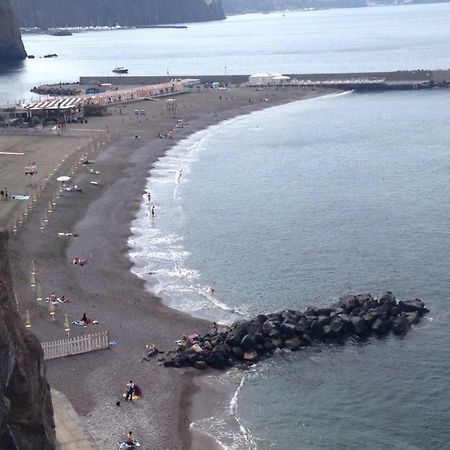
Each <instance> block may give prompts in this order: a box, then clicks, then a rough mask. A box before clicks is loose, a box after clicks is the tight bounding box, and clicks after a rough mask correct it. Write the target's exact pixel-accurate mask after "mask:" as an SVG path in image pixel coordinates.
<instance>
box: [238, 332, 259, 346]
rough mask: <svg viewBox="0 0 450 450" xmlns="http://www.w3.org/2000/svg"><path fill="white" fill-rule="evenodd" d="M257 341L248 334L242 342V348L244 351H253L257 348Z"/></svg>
mask: <svg viewBox="0 0 450 450" xmlns="http://www.w3.org/2000/svg"><path fill="white" fill-rule="evenodd" d="M255 345H256V340H255V336H254V335H252V334H246V335H245V336H244V337H243V338H242V341H241V347H242V348H243V349H244V350H252V349H254V348H255Z"/></svg>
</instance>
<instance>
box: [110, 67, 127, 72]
mask: <svg viewBox="0 0 450 450" xmlns="http://www.w3.org/2000/svg"><path fill="white" fill-rule="evenodd" d="M113 72H114V73H128V69H127V68H126V67H114V69H113Z"/></svg>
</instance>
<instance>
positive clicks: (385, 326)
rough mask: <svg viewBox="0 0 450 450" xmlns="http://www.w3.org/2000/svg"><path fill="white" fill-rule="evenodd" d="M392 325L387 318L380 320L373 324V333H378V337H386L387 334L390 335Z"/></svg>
mask: <svg viewBox="0 0 450 450" xmlns="http://www.w3.org/2000/svg"><path fill="white" fill-rule="evenodd" d="M390 325H391V324H390V322H389V320H387V319H385V318H378V319H376V320H375V322H374V323H373V324H372V327H371V328H372V331H373V332H374V333H376V334H377V335H378V336H384V335H385V334H387V333H389V329H390Z"/></svg>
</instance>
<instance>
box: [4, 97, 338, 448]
mask: <svg viewBox="0 0 450 450" xmlns="http://www.w3.org/2000/svg"><path fill="white" fill-rule="evenodd" d="M329 92H330V91H325V90H322V91H321V90H314V91H313V90H306V89H297V88H291V89H284V90H277V91H274V90H270V91H262V92H261V91H255V90H249V89H244V88H238V89H233V90H228V91H216V92H209V93H192V94H186V95H181V96H178V97H177V104H178V111H177V113H176V116H177V117H182V118H183V119H185V120H187V121H189V122H190V125H189V126H188V127H186V128H183V129H175V131H174V139H167V140H162V139H157V138H155V134H156V132H158V131H164V130H166V129H168V128H172V127H174V125H175V120H174V119H173V118H172V117H171V115H170V114H168V113H167V111H166V107H165V101H164V100H163V101H157V102H153V101H143V102H140V103H139V104H130V105H128V106H127V107H125V108H123V110H122V114H118V110H117V108H116V109H115V111H116V114H115V115H113V116H109V117H106V118H99V119H96V120H91V121H90V123H89V125H88V126H89V127H91V128H93V129H97V130H105V129H106V127H107V128H108V129H109V133H107V134H105V133H104V132H103V133H100V132H97V134H98V133H100V134H101V136H107V135H109V136H110V138H107V137H104V138H102V140H104V141H105V145H103V144H102V143H101V144H100V145H99V146H96V145H91V146H90V147H89V149H90V150H89V151H90V152H91V153H90V154H91V155H92V156H91V157H92V158H93V159H94V160H95V163H94V164H92V165H90V166H89V168H93V169H95V170H98V171H100V174H99V175H91V174H88V173H87V172H86V171H85V170H84V168H83V167H82V166H81V165H77V166H76V167H77V172H76V173H75V174H74V179H75V182H76V183H77V184H78V185H79V186H81V187H82V188H83V192H80V193H64V195H63V196H62V197H61V198H60V199H59V200H58V201H57V206H56V209H55V211H54V212H52V213H51V214H50V215H49V221H48V225H47V226H46V228H45V230H44V231H41V230H40V224H41V223H42V217H43V211H44V210H45V209H47V205H48V201H49V200H50V199H52V198H53V195H54V192H55V190H56V189H57V183H56V181H55V177H56V176H58V175H61V174H63V173H64V171H66V172H67V171H69V169H70V168H72V167H74V161H77V160H78V159H79V157H80V156H81V155H80V153H84V151H85V150H80V151H79V154H78V155H76V158H75V159H74V158H68V159H67V160H66V161H65V162H64V163H63V165H62V167H61V168H60V169H59V171H57V172H56V174H55V175H54V176H53V178H52V179H50V180H49V182H48V186H47V188H46V189H45V191H44V192H43V194H42V196H41V197H40V198H39V199H38V201H37V202H36V204H35V206H34V207H33V209H32V210H31V212H30V214H29V216H28V218H27V220H26V222H25V224H24V226H23V227H22V228H21V229H20V230H19V232H18V233H17V234H16V235H15V236H12V239H11V245H10V250H11V252H10V253H11V264H12V268H13V273H14V275H13V276H14V284H15V288H16V292H17V297H18V302H19V307H20V312H21V314H23V315H24V314H25V311H26V310H27V309H28V310H29V311H30V315H31V322H32V330H33V331H34V332H35V333H36V335H37V336H38V337H39V339H41V341H47V340H56V339H62V338H64V336H65V335H64V325H63V323H64V314H65V313H67V314H68V316H69V319H70V321H72V320H75V319H80V318H81V316H82V314H83V313H84V312H86V313H87V315H88V316H89V317H91V318H92V319H96V320H98V321H99V322H100V323H99V325H97V326H94V325H89V326H88V327H87V328H77V327H75V326H72V330H71V335H72V336H74V335H79V334H83V333H89V332H95V331H102V330H109V333H110V339H111V340H114V341H116V342H117V345H116V346H114V347H112V348H111V349H109V350H103V351H98V352H94V353H90V354H83V355H78V356H72V357H68V358H62V359H59V360H52V361H48V362H47V363H46V367H47V376H48V379H49V382H50V384H51V386H52V387H53V388H55V389H57V390H59V391H61V392H63V393H64V394H65V395H66V396H67V397H68V398H69V399H70V401H71V402H72V404H73V406H74V408H75V409H76V411H77V412H78V413H79V415H80V416H81V419H82V422H83V423H84V424H85V426H86V429H87V431H88V433H89V434H90V437H91V440H92V443H93V446H94V448H99V449H113V448H116V444H115V442H116V441H117V440H118V439H119V438H121V437H123V435H124V433H126V432H127V431H128V430H133V433H134V434H135V436H136V437H137V438H138V439H139V440H140V442H141V444H142V448H143V449H171V450H174V449H188V448H194V449H212V448H214V444H213V443H212V442H211V441H210V440H209V439H208V438H207V437H205V436H200V435H198V434H196V435H193V434H192V433H191V432H190V430H189V425H190V421H191V412H192V408H191V406H192V401H193V396H194V394H195V393H196V391H197V390H198V387H197V384H196V383H194V382H193V377H195V376H197V375H198V374H197V373H196V372H195V371H193V370H185V369H184V370H178V369H170V368H164V367H162V366H160V365H159V364H158V362H157V361H156V360H153V361H150V362H146V361H143V362H142V361H141V359H142V356H143V354H144V348H145V345H146V344H147V343H150V342H151V343H155V344H156V345H157V346H158V348H160V349H162V350H169V349H173V348H174V341H175V340H176V339H179V338H180V336H182V335H183V334H190V333H192V332H203V331H205V330H207V329H208V328H209V326H210V324H209V323H207V322H205V321H202V320H198V319H194V318H192V317H189V316H187V315H186V314H183V313H181V312H178V311H175V310H172V309H169V308H167V307H166V306H164V305H163V304H162V303H161V301H160V299H158V298H157V297H155V296H154V295H152V294H151V293H150V292H147V291H146V290H145V289H144V283H143V281H142V280H140V279H138V278H137V277H136V276H135V275H133V274H132V273H131V272H130V270H129V269H130V265H131V264H130V261H129V258H128V247H127V239H128V237H129V235H130V223H131V221H132V220H133V219H134V218H135V214H136V212H137V210H138V208H139V206H140V203H141V201H142V199H143V194H144V190H145V185H146V178H147V177H148V173H149V170H150V168H151V167H152V164H153V163H154V162H155V161H156V160H157V159H158V158H159V157H161V156H163V155H164V153H165V152H166V150H167V149H168V148H170V147H171V146H172V145H174V144H175V143H176V142H177V141H178V140H180V139H182V138H183V137H186V136H188V135H189V134H191V133H192V132H194V131H197V130H199V129H202V128H205V127H207V126H208V125H211V124H214V123H217V122H219V121H222V120H224V119H226V118H230V117H233V116H236V115H239V114H244V113H248V112H250V111H253V110H257V109H262V108H266V107H270V106H275V105H277V104H282V103H287V102H289V101H295V100H301V99H304V98H308V97H313V96H318V95H323V94H326V93H329ZM219 95H222V98H225V97H226V96H228V97H231V96H233V100H232V101H227V102H225V101H219ZM249 98H251V99H253V100H252V103H251V104H250V103H249ZM260 98H268V101H267V102H261V101H260ZM134 109H139V110H141V109H143V110H145V111H146V115H145V116H144V117H139V118H136V117H135V116H134V114H133V111H134ZM113 111H114V110H113ZM135 134H139V136H140V137H139V139H138V140H135V139H134V135H135ZM109 139H110V140H111V142H110V143H108V141H109ZM94 147H95V150H92V149H93V148H94ZM0 175H1V169H0ZM91 180H98V181H99V185H98V186H94V185H92V184H90V183H89V182H90V181H91ZM155 221H157V217H156V218H155ZM67 231H71V232H77V233H79V237H66V238H60V237H58V236H57V233H58V232H67ZM74 256H83V257H86V258H87V259H88V263H87V264H86V265H84V266H82V267H79V266H74V265H71V264H69V261H70V260H71V259H72V258H73V257H74ZM32 260H34V262H35V265H36V270H37V275H36V278H37V283H38V284H39V285H40V286H41V287H42V292H43V294H44V297H45V296H47V295H49V294H50V293H51V292H53V291H55V292H56V293H57V294H64V295H66V296H68V297H69V298H70V299H71V302H70V303H68V304H63V305H58V306H57V308H56V309H57V311H56V320H55V321H54V322H52V321H51V320H50V318H49V314H48V308H47V304H46V303H45V301H44V302H43V304H41V305H37V304H36V301H35V295H34V294H33V292H32V290H31V288H30V272H31V261H32ZM130 379H133V380H134V381H135V382H136V383H137V384H138V385H139V386H140V387H141V388H142V390H143V392H144V396H143V398H141V399H140V400H138V401H135V402H133V403H132V404H130V403H125V402H124V401H122V402H121V406H116V401H117V400H123V399H121V396H122V393H123V392H124V391H125V384H126V383H127V381H128V380H130ZM196 398H197V397H196ZM199 398H201V397H199ZM202 398H204V396H203V397H202ZM212 404H214V401H212ZM210 406H211V405H210V404H209V402H208V404H206V402H205V403H204V404H196V408H195V415H196V416H197V417H199V416H202V411H203V412H204V415H205V416H207V415H208V412H209V415H210V414H211V413H210V410H209V409H208V408H210Z"/></svg>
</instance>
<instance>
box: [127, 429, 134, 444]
mask: <svg viewBox="0 0 450 450" xmlns="http://www.w3.org/2000/svg"><path fill="white" fill-rule="evenodd" d="M134 444H135V440H134V438H133V433H132V432H131V431H129V432H128V434H127V445H132V446H134Z"/></svg>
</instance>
